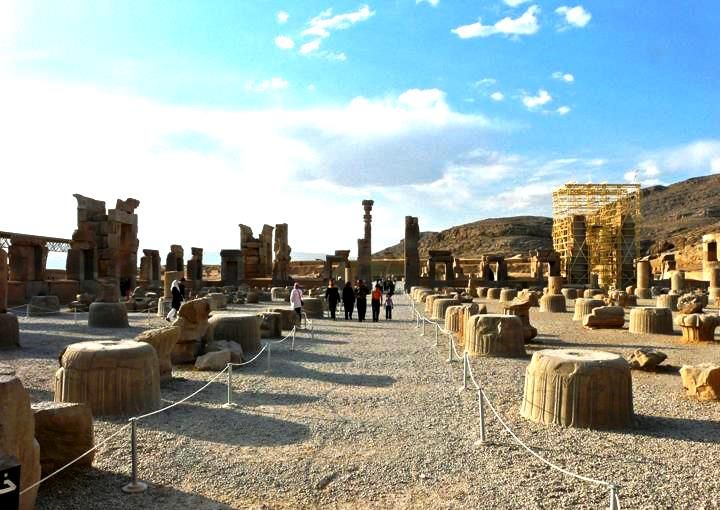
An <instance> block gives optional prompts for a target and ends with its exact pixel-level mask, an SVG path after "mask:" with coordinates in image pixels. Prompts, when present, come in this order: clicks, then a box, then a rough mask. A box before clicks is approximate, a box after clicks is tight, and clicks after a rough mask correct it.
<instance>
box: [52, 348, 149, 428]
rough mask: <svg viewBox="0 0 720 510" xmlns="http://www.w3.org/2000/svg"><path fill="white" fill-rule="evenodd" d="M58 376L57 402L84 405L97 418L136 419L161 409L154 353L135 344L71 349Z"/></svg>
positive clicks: (57, 373)
mask: <svg viewBox="0 0 720 510" xmlns="http://www.w3.org/2000/svg"><path fill="white" fill-rule="evenodd" d="M60 365H61V366H60V368H59V369H58V370H57V372H55V402H84V403H86V404H88V405H89V406H90V408H91V409H92V412H93V415H95V416H103V415H106V416H133V415H137V414H142V413H145V412H148V411H153V410H155V409H157V408H158V407H160V370H159V366H158V357H157V353H156V352H155V349H154V348H153V347H152V346H151V345H150V344H147V343H144V342H135V341H132V340H102V341H95V342H80V343H76V344H70V345H68V346H67V347H66V348H65V350H64V351H63V353H62V354H61V356H60Z"/></svg>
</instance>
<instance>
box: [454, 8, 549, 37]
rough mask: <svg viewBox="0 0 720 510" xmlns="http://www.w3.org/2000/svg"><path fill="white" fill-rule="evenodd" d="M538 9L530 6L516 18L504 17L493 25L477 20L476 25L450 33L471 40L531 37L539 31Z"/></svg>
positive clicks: (456, 29) (460, 27)
mask: <svg viewBox="0 0 720 510" xmlns="http://www.w3.org/2000/svg"><path fill="white" fill-rule="evenodd" d="M539 12H540V7H538V6H537V5H531V6H530V7H528V9H527V10H526V11H525V12H524V13H523V14H522V15H521V16H520V17H518V18H514V19H513V18H511V17H509V16H508V17H505V18H503V19H501V20H500V21H498V22H496V23H495V24H494V25H483V24H482V20H481V19H479V20H478V21H477V22H476V23H472V24H470V25H463V26H459V27H457V28H453V29H452V30H451V32H452V33H453V34H455V35H457V36H458V37H459V38H460V39H471V38H474V37H490V36H491V35H495V34H500V35H507V36H521V35H533V34H535V33H537V31H538V30H540V25H539V24H538V19H537V16H536V15H537V14H538V13H539Z"/></svg>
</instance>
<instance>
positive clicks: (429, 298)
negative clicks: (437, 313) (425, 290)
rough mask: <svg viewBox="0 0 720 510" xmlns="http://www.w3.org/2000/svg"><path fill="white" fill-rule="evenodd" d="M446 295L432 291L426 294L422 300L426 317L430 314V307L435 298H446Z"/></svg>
mask: <svg viewBox="0 0 720 510" xmlns="http://www.w3.org/2000/svg"><path fill="white" fill-rule="evenodd" d="M446 297H448V296H446V295H445V294H441V293H433V294H430V295H428V296H425V301H424V302H425V315H426V316H428V317H429V316H431V315H432V307H433V303H434V302H435V300H436V299H442V298H446Z"/></svg>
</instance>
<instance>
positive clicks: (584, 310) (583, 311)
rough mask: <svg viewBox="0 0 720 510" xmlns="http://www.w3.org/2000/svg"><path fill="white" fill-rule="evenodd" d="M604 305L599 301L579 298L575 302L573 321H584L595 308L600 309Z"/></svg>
mask: <svg viewBox="0 0 720 510" xmlns="http://www.w3.org/2000/svg"><path fill="white" fill-rule="evenodd" d="M604 305H605V303H603V302H602V301H600V300H599V299H587V298H578V299H576V300H575V310H574V313H573V318H572V320H574V321H582V320H583V318H584V317H585V316H586V315H587V314H589V313H591V312H592V311H593V310H594V309H595V308H599V307H601V306H604Z"/></svg>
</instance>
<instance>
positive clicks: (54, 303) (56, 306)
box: [28, 296, 60, 317]
mask: <svg viewBox="0 0 720 510" xmlns="http://www.w3.org/2000/svg"><path fill="white" fill-rule="evenodd" d="M58 312H60V298H58V297H57V296H32V297H31V298H30V302H29V303H28V313H29V314H30V316H31V317H43V316H45V315H53V314H56V313H58Z"/></svg>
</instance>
